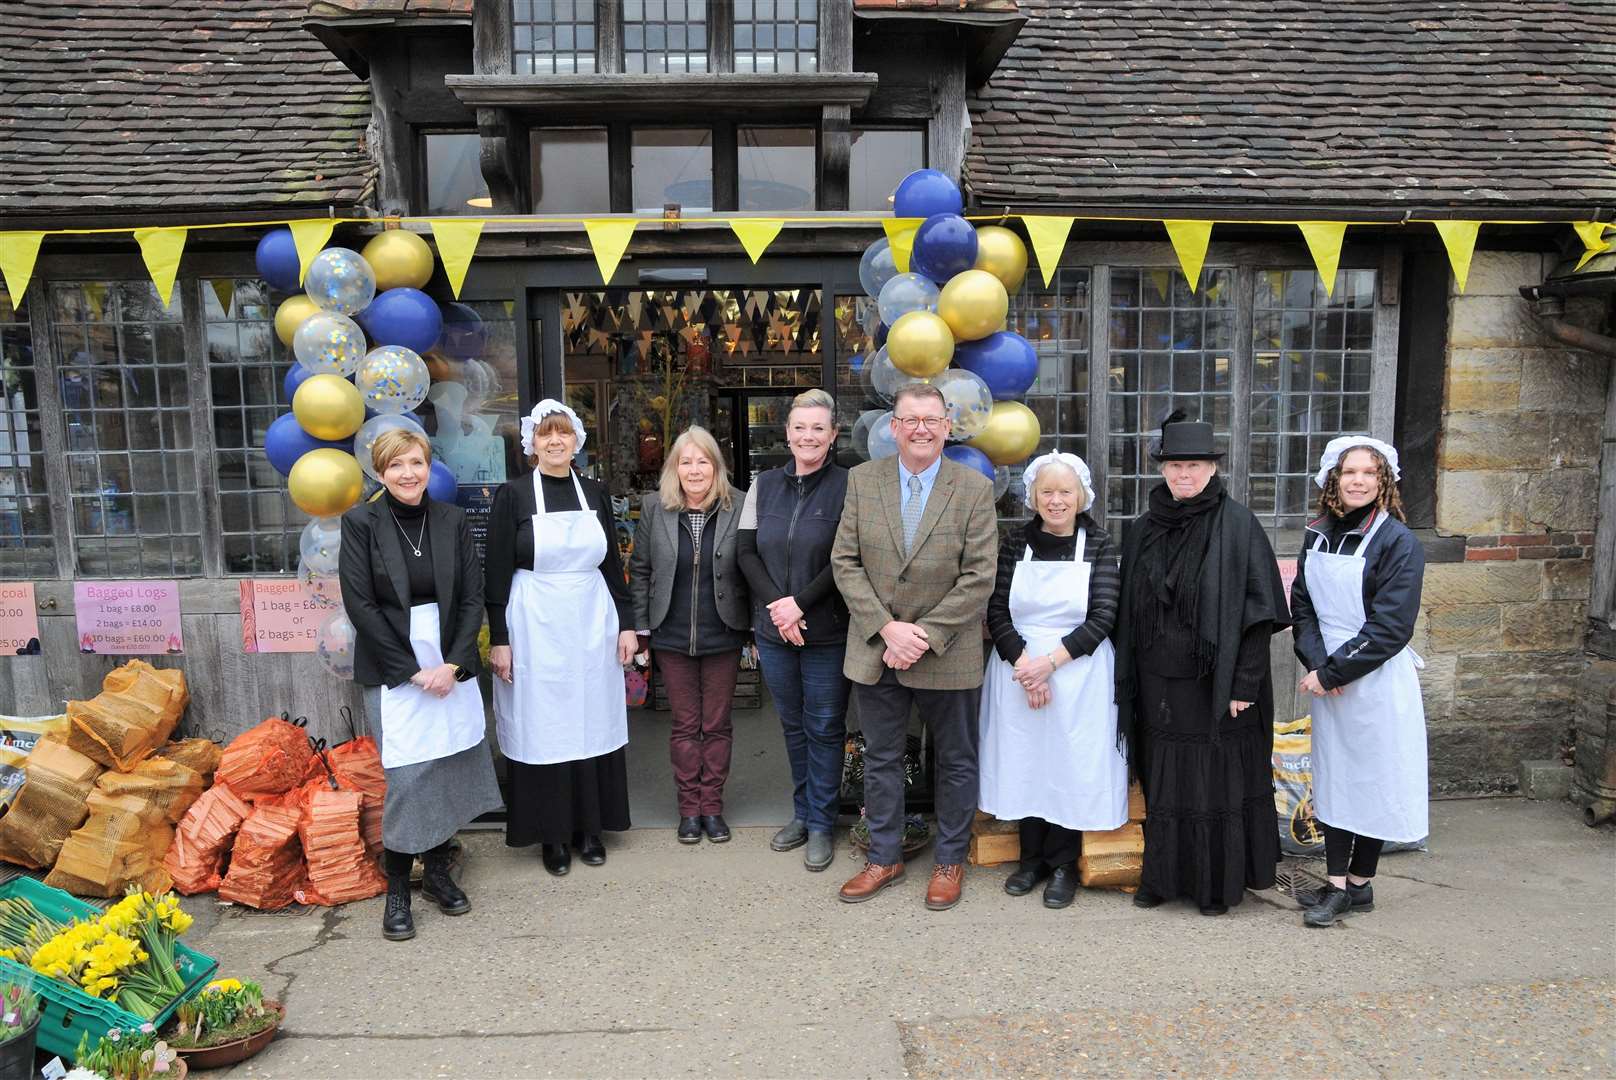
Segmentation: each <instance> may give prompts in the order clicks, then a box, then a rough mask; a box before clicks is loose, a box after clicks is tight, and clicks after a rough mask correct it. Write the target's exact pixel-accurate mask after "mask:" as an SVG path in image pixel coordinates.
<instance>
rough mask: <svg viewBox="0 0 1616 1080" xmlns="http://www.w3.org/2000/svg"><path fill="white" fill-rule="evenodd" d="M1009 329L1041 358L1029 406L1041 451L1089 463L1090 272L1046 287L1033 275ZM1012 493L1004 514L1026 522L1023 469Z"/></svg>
mask: <svg viewBox="0 0 1616 1080" xmlns="http://www.w3.org/2000/svg"><path fill="white" fill-rule="evenodd" d="M1005 325H1006V328H1007V329H1009V330H1013V331H1015V332H1016V333H1018V334H1020V335H1021V336H1022V337H1024V338H1026V339H1027V340H1028V341H1030V342H1031V343H1032V347H1033V349H1034V350H1036V351H1037V353H1038V377H1037V378H1036V379H1035V380H1033V384H1032V386H1031V387H1029V388H1028V390H1027V393H1026V396H1025V397H1024V398H1023V400H1024V401H1025V402H1026V404H1027V407H1028V408H1029V409H1031V410H1032V411H1033V413H1034V414H1035V415H1036V416H1037V417H1038V423H1039V427H1040V429H1041V431H1042V436H1041V437H1040V438H1039V440H1038V449H1037V450H1035V451H1034V452H1033V454H1034V456H1035V455H1037V454H1046V453H1049V452H1051V451H1055V450H1061V451H1065V452H1067V453H1072V454H1076V455H1077V456H1078V457H1080V458H1082V459H1084V460H1085V461H1087V460H1088V459H1089V447H1090V445H1091V444H1090V442H1089V271H1088V269H1087V268H1086V267H1062V268H1061V269H1059V270H1057V271H1056V272H1055V280H1054V281H1052V282H1051V283H1050V284H1049V286H1048V287H1045V285H1044V283H1043V281H1042V278H1041V277H1040V276H1038V275H1036V274H1028V275H1027V278H1026V280H1025V282H1024V283H1023V285H1022V288H1021V290H1020V291H1019V292H1018V293H1016V294H1015V295H1014V296H1012V297H1011V298H1010V315H1009V317H1008V318H1007V319H1006V320H1005ZM1010 475H1011V483H1010V487H1009V489H1008V490H1007V491H1006V492H1005V494H1004V496H1003V497H1002V498H1001V499H1000V500H999V514H1000V516H1001V517H1004V518H1006V519H1013V520H1020V519H1022V518H1025V517H1026V516H1027V507H1026V504H1025V502H1024V501H1023V495H1024V492H1023V490H1022V487H1021V478H1020V469H1018V468H1014V467H1012V468H1011V469H1010Z"/></svg>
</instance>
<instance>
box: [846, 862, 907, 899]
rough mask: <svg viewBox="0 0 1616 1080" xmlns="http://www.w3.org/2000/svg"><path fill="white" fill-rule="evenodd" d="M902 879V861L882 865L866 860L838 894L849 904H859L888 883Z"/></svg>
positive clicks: (892, 883) (895, 882)
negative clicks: (862, 867) (862, 866)
mask: <svg viewBox="0 0 1616 1080" xmlns="http://www.w3.org/2000/svg"><path fill="white" fill-rule="evenodd" d="M902 880H903V863H893V864H892V865H891V866H882V865H881V864H880V863H873V862H867V863H865V864H864V869H862V870H860V871H859V872H858V873H856V874H854V875H853V876H852V877H851V878H849V879H848V881H847V884H845V885H843V886H842V891H841V892H840V893H839V894H838V895H839V896H841V898H842V899H843V900H844V901H846V902H847V903H849V904H861V903H863V902H864V901H866V900H868V899H869V898H870V897H872V896H874V895H875V894H876V893H878V892H880V891H881V890H882V889H884V888H886V887H887V886H888V885H894V884H897V883H898V882H900V881H902Z"/></svg>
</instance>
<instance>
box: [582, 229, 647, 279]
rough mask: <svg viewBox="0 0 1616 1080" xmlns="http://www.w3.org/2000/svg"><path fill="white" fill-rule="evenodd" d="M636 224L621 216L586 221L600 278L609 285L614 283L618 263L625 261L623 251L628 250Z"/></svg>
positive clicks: (590, 244)
mask: <svg viewBox="0 0 1616 1080" xmlns="http://www.w3.org/2000/svg"><path fill="white" fill-rule="evenodd" d="M635 224H636V223H635V222H634V221H633V219H628V220H624V219H621V218H588V219H586V220H585V221H584V231H585V232H587V233H588V234H589V246H590V248H592V249H593V250H594V252H595V264H596V265H597V266H599V267H600V280H601V281H602V282H604V283H605V284H607V285H610V284H611V283H612V275H613V274H615V273H617V264H618V263H620V262H622V261H623V252H625V251H627V250H628V238H629V237H630V236H633V235H634V226H635Z"/></svg>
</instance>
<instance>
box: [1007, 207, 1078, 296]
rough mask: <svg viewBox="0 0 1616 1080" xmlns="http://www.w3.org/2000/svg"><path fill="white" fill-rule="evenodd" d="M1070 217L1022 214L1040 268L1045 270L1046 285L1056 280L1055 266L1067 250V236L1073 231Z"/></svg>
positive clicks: (1022, 221)
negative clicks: (1062, 253)
mask: <svg viewBox="0 0 1616 1080" xmlns="http://www.w3.org/2000/svg"><path fill="white" fill-rule="evenodd" d="M1075 220H1077V219H1076V218H1069V217H1028V216H1027V215H1026V214H1023V215H1022V216H1021V223H1022V224H1023V225H1025V226H1026V227H1027V239H1029V240H1031V241H1032V253H1033V255H1035V256H1037V258H1038V269H1040V270H1042V271H1043V272H1044V287H1045V288H1048V287H1049V283H1050V282H1051V281H1053V280H1055V268H1056V267H1058V266H1059V265H1060V258H1061V252H1062V251H1065V250H1066V238H1067V237H1068V236H1070V235H1071V233H1072V222H1073V221H1075Z"/></svg>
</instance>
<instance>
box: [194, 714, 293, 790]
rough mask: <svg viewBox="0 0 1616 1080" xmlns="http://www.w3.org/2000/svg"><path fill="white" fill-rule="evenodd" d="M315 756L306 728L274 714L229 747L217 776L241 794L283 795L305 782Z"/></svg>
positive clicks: (236, 738) (241, 735) (239, 737)
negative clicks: (310, 760)
mask: <svg viewBox="0 0 1616 1080" xmlns="http://www.w3.org/2000/svg"><path fill="white" fill-rule="evenodd" d="M313 756H314V751H312V750H310V749H309V740H308V736H307V735H305V734H304V732H303V729H302V728H300V727H298V726H297V725H296V724H292V723H288V722H287V721H285V720H282V719H281V718H280V717H278V716H272V717H270V718H269V719H268V720H265V721H264V722H263V723H261V724H259V725H258V726H257V727H253V728H248V729H247V730H246V731H244V732H242V733H241V734H240V735H237V736H236V737H235V739H234V740H232V741H231V743H230V745H229V746H227V747H225V749H224V756H223V757H222V758H220V760H219V768H218V770H217V771H216V772H215V773H214V774H213V779H214V782H215V783H225V784H229V785H230V787H231V789H232V790H233V791H235V793H236V794H237V795H245V796H253V795H279V794H281V793H283V792H287V791H291V790H292V789H293V788H295V787H297V786H298V785H299V784H301V783H302V782H303V774H304V773H305V772H306V771H307V770H308V767H309V759H310V758H312V757H313Z"/></svg>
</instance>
